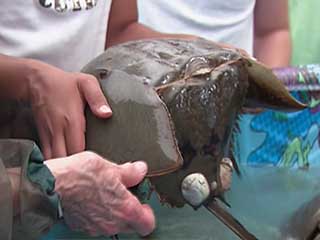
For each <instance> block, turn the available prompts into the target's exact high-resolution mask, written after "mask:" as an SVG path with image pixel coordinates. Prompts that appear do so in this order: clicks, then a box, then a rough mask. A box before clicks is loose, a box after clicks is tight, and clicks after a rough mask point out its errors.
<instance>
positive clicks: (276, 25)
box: [254, 0, 291, 67]
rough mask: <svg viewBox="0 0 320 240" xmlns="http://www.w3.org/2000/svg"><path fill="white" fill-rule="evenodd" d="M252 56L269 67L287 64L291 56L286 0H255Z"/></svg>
mask: <svg viewBox="0 0 320 240" xmlns="http://www.w3.org/2000/svg"><path fill="white" fill-rule="evenodd" d="M254 34H255V39H254V56H255V57H256V58H257V59H258V60H259V61H261V62H263V63H265V64H266V65H268V66H269V67H282V66H288V65H289V62H290V57H291V39H290V26H289V18H288V0H256V6H255V10H254Z"/></svg>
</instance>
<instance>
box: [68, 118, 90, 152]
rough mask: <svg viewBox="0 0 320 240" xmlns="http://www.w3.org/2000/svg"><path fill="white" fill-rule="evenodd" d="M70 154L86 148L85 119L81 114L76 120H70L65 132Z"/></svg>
mask: <svg viewBox="0 0 320 240" xmlns="http://www.w3.org/2000/svg"><path fill="white" fill-rule="evenodd" d="M65 136H66V137H65V140H66V148H67V153H68V155H71V154H75V153H78V152H81V151H83V150H84V148H85V119H84V117H83V116H82V115H81V116H79V117H78V119H77V120H76V121H74V122H70V123H69V124H68V127H67V128H66V133H65Z"/></svg>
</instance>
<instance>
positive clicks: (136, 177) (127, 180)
mask: <svg viewBox="0 0 320 240" xmlns="http://www.w3.org/2000/svg"><path fill="white" fill-rule="evenodd" d="M147 171H148V167H147V164H146V163H145V162H142V161H137V162H133V163H126V164H123V165H120V175H121V180H122V183H123V184H124V185H125V186H126V187H133V186H135V185H137V184H138V183H140V182H141V181H142V180H143V178H144V177H145V176H146V174H147Z"/></svg>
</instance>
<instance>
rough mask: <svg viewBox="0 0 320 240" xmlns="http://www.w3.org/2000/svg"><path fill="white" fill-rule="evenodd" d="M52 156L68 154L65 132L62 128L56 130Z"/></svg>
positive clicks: (53, 137)
mask: <svg viewBox="0 0 320 240" xmlns="http://www.w3.org/2000/svg"><path fill="white" fill-rule="evenodd" d="M51 149H52V157H53V158H58V157H65V156H67V149H66V143H65V138H64V134H63V132H62V131H60V130H56V131H54V133H53V136H52V146H51Z"/></svg>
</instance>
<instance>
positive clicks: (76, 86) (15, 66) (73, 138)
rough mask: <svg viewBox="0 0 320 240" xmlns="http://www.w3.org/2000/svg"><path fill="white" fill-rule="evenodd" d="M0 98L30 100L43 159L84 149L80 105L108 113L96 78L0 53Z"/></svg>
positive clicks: (97, 111)
mask: <svg viewBox="0 0 320 240" xmlns="http://www.w3.org/2000/svg"><path fill="white" fill-rule="evenodd" d="M0 73H1V74H0V89H2V91H1V92H0V99H14V100H23V101H27V102H30V104H31V107H32V111H33V115H34V117H35V120H36V125H37V129H38V133H39V137H40V141H41V149H42V151H43V154H44V156H45V158H46V159H49V158H53V157H63V156H66V155H70V154H73V153H76V152H79V151H81V150H83V149H84V146H85V142H84V132H85V118H84V107H85V104H88V105H89V106H90V108H91V110H92V112H93V113H94V114H95V115H96V116H97V117H101V118H108V117H110V116H111V114H112V112H111V109H110V107H109V106H108V103H107V101H106V99H105V97H104V95H103V93H102V91H101V90H100V87H99V84H98V82H97V80H96V79H95V78H94V77H93V76H91V75H87V74H83V73H69V72H64V71H62V70H60V69H58V68H55V67H53V66H50V65H48V64H46V63H43V62H40V61H37V60H31V59H24V58H14V57H10V56H5V55H0Z"/></svg>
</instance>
